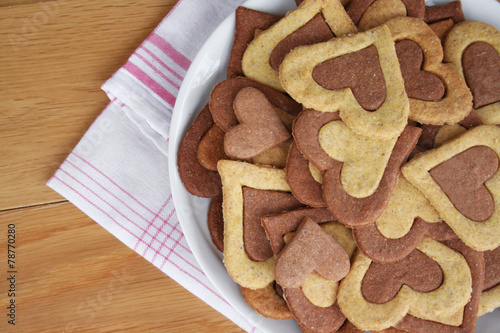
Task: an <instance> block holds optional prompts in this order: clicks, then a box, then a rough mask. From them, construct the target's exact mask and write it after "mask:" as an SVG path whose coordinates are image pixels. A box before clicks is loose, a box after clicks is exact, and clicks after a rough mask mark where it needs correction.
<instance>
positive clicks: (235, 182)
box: [218, 160, 302, 289]
mask: <svg viewBox="0 0 500 333" xmlns="http://www.w3.org/2000/svg"><path fill="white" fill-rule="evenodd" d="M218 170H219V174H220V176H221V180H222V189H223V204H222V214H223V218H224V264H225V266H226V269H227V271H228V273H229V275H230V276H231V277H232V278H233V280H234V281H235V282H236V283H238V284H239V285H240V286H242V287H245V288H250V289H261V288H265V287H266V286H267V285H269V284H270V283H271V282H273V281H274V263H275V259H274V256H272V252H271V256H270V257H269V258H267V259H265V260H263V261H256V260H252V259H251V257H256V256H260V255H261V252H260V251H259V250H258V249H259V248H261V245H260V244H258V245H256V246H251V245H252V242H253V241H250V243H251V244H245V243H248V242H245V238H246V237H248V236H249V235H246V236H245V223H244V220H245V214H247V215H248V214H251V215H253V216H254V218H253V219H254V220H256V221H258V227H260V228H262V226H261V225H260V217H261V216H258V215H259V214H261V213H259V212H255V211H250V212H248V211H247V212H245V210H248V205H247V207H246V208H245V209H244V208H243V207H244V205H245V195H244V192H248V191H247V190H250V192H254V191H258V193H257V194H256V195H253V197H256V198H257V199H256V200H264V201H266V204H267V205H254V204H252V206H254V207H256V206H260V207H264V206H265V210H266V213H265V214H271V213H278V212H279V211H280V210H291V209H294V208H297V207H299V206H302V205H301V204H300V203H299V202H298V201H297V200H296V199H295V198H293V196H292V194H291V193H290V187H289V186H288V184H287V182H286V179H285V171H284V170H282V169H277V168H273V167H267V166H261V165H254V164H249V163H245V162H238V161H230V160H221V161H219V163H218ZM245 189H247V190H245ZM247 194H248V193H247ZM269 195H271V196H273V200H269V199H268V196H269ZM274 196H279V197H280V198H279V200H276V198H275V197H274ZM283 197H284V198H283ZM247 199H248V198H247ZM281 199H283V200H281ZM279 201H282V202H284V205H282V206H281V207H279V208H278V210H277V211H276V210H275V211H274V212H273V211H269V209H270V207H268V206H272V205H274V204H277V203H279ZM270 204H272V205H270ZM265 214H262V215H265ZM247 226H248V225H247ZM253 227H255V225H254V226H253ZM253 227H252V230H251V232H252V233H254V234H257V236H258V235H261V233H260V231H259V230H257V231H255V229H258V228H253ZM263 238H265V240H266V241H267V238H266V236H265V232H264V231H263ZM267 243H269V241H267ZM250 248H252V249H257V250H258V251H256V252H252V249H250ZM248 251H250V252H251V254H250V255H249V254H248Z"/></svg>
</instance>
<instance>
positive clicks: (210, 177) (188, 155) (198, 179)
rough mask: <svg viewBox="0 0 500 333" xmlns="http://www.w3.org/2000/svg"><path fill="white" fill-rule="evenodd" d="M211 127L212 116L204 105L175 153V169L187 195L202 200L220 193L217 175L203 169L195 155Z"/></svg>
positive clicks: (220, 188) (219, 182) (212, 123)
mask: <svg viewBox="0 0 500 333" xmlns="http://www.w3.org/2000/svg"><path fill="white" fill-rule="evenodd" d="M213 125H214V121H213V119H212V115H211V114H210V111H209V108H208V105H206V106H205V107H204V108H203V110H201V111H200V113H199V114H198V115H197V116H196V118H195V119H194V121H193V123H192V124H191V125H190V126H189V128H188V130H187V132H186V134H184V137H183V139H182V141H181V143H180V145H179V152H178V153H177V169H178V170H179V177H180V178H181V181H182V184H183V185H184V187H185V188H186V190H187V191H188V192H189V193H191V194H193V195H196V196H199V197H204V198H212V197H215V196H217V195H219V194H221V192H222V185H221V181H220V177H219V174H218V173H217V171H213V170H210V169H207V168H205V167H204V166H203V165H202V164H201V163H200V161H199V160H198V153H197V152H198V147H199V144H200V142H201V140H202V138H203V137H204V135H206V133H207V132H209V131H210V129H211V128H212V126H213Z"/></svg>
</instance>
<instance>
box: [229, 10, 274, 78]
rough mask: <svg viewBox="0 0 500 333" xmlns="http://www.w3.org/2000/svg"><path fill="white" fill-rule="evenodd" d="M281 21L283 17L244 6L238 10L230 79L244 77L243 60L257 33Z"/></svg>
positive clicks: (236, 12)
mask: <svg viewBox="0 0 500 333" xmlns="http://www.w3.org/2000/svg"><path fill="white" fill-rule="evenodd" d="M280 19H281V16H276V15H272V14H268V13H265V12H261V11H258V10H254V9H250V8H246V7H243V6H239V7H238V8H236V11H235V28H234V38H233V45H232V47H231V53H230V54H229V61H228V64H227V78H228V79H232V78H235V77H238V76H244V74H243V70H242V68H241V60H242V59H243V54H244V53H245V50H246V48H247V46H248V44H249V43H250V42H251V41H252V40H253V39H254V38H255V34H256V32H258V31H262V30H266V29H268V28H269V27H270V26H272V25H273V24H274V23H276V22H278V21H279V20H280Z"/></svg>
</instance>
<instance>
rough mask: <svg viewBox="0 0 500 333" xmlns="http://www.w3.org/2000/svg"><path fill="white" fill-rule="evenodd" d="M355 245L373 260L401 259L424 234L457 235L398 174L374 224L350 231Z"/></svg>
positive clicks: (391, 260)
mask: <svg viewBox="0 0 500 333" xmlns="http://www.w3.org/2000/svg"><path fill="white" fill-rule="evenodd" d="M352 233H353V236H354V240H355V241H356V245H357V246H358V248H359V249H360V250H361V251H363V253H364V254H365V255H366V256H367V257H369V258H370V259H371V260H373V261H375V262H381V263H389V262H394V261H399V260H402V259H403V258H404V257H406V256H407V255H409V254H410V252H412V251H413V250H414V249H415V248H416V246H417V245H418V244H419V243H420V241H421V240H422V239H423V238H424V237H431V238H433V239H436V240H448V239H452V238H455V237H457V236H456V235H455V233H454V232H453V230H451V229H450V227H448V225H447V224H446V223H444V222H443V221H441V219H440V218H439V214H438V213H437V211H436V210H435V209H434V207H432V205H431V204H430V202H429V201H428V200H427V199H426V198H425V197H424V195H423V194H422V193H421V192H420V191H419V190H418V189H417V188H415V187H414V186H413V185H411V184H410V183H409V182H408V181H407V180H406V179H405V178H404V177H403V176H402V175H400V176H399V179H398V184H397V185H396V189H395V191H394V194H393V195H392V197H391V199H390V200H389V204H388V205H387V208H386V209H385V211H384V213H383V214H382V215H381V216H380V217H379V218H378V219H377V220H376V221H375V223H373V224H371V225H369V226H367V227H363V228H358V229H354V230H353V231H352Z"/></svg>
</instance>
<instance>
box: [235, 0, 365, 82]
mask: <svg viewBox="0 0 500 333" xmlns="http://www.w3.org/2000/svg"><path fill="white" fill-rule="evenodd" d="M320 13H321V14H323V15H322V16H323V17H324V20H325V22H326V23H327V24H328V26H329V27H330V29H331V31H332V32H333V35H335V36H342V35H345V34H349V33H356V32H357V29H356V27H355V26H354V24H353V23H352V21H351V19H350V18H349V16H348V15H347V13H346V12H345V10H344V7H343V6H342V4H341V3H340V2H339V1H338V0H305V1H303V2H302V3H301V4H300V6H299V7H297V9H295V10H292V11H290V12H289V13H288V14H287V15H286V16H285V17H284V18H283V19H281V20H280V21H278V22H277V23H276V24H274V25H273V26H272V27H271V28H269V29H267V30H266V31H264V32H263V33H261V34H260V35H259V36H258V37H257V38H255V39H254V40H253V41H252V42H251V43H250V44H249V45H248V47H247V50H246V51H245V54H244V55H243V60H242V68H243V73H245V76H246V77H248V78H251V79H252V80H255V81H258V82H261V83H263V84H266V85H268V86H270V87H273V88H274V89H277V90H281V91H283V87H282V85H281V82H280V79H279V74H278V71H277V70H276V69H274V68H273V66H272V65H271V61H270V58H271V54H272V52H273V50H274V49H275V48H276V47H277V46H278V45H279V44H280V42H281V41H282V40H284V39H285V38H287V37H288V36H290V35H292V34H293V33H294V32H296V31H298V30H299V29H300V28H302V27H304V26H305V25H306V24H307V23H308V22H309V21H311V20H312V19H313V18H314V17H316V16H317V15H318V14H320ZM320 16H321V15H320ZM333 35H332V36H333ZM324 40H325V36H324V35H323V34H318V35H317V36H314V35H313V36H312V38H307V41H304V43H307V44H310V43H313V42H319V41H324ZM304 43H301V41H299V42H298V43H297V41H295V42H294V45H295V46H297V45H298V44H299V45H304ZM287 48H288V49H289V47H287ZM279 58H281V57H279Z"/></svg>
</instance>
